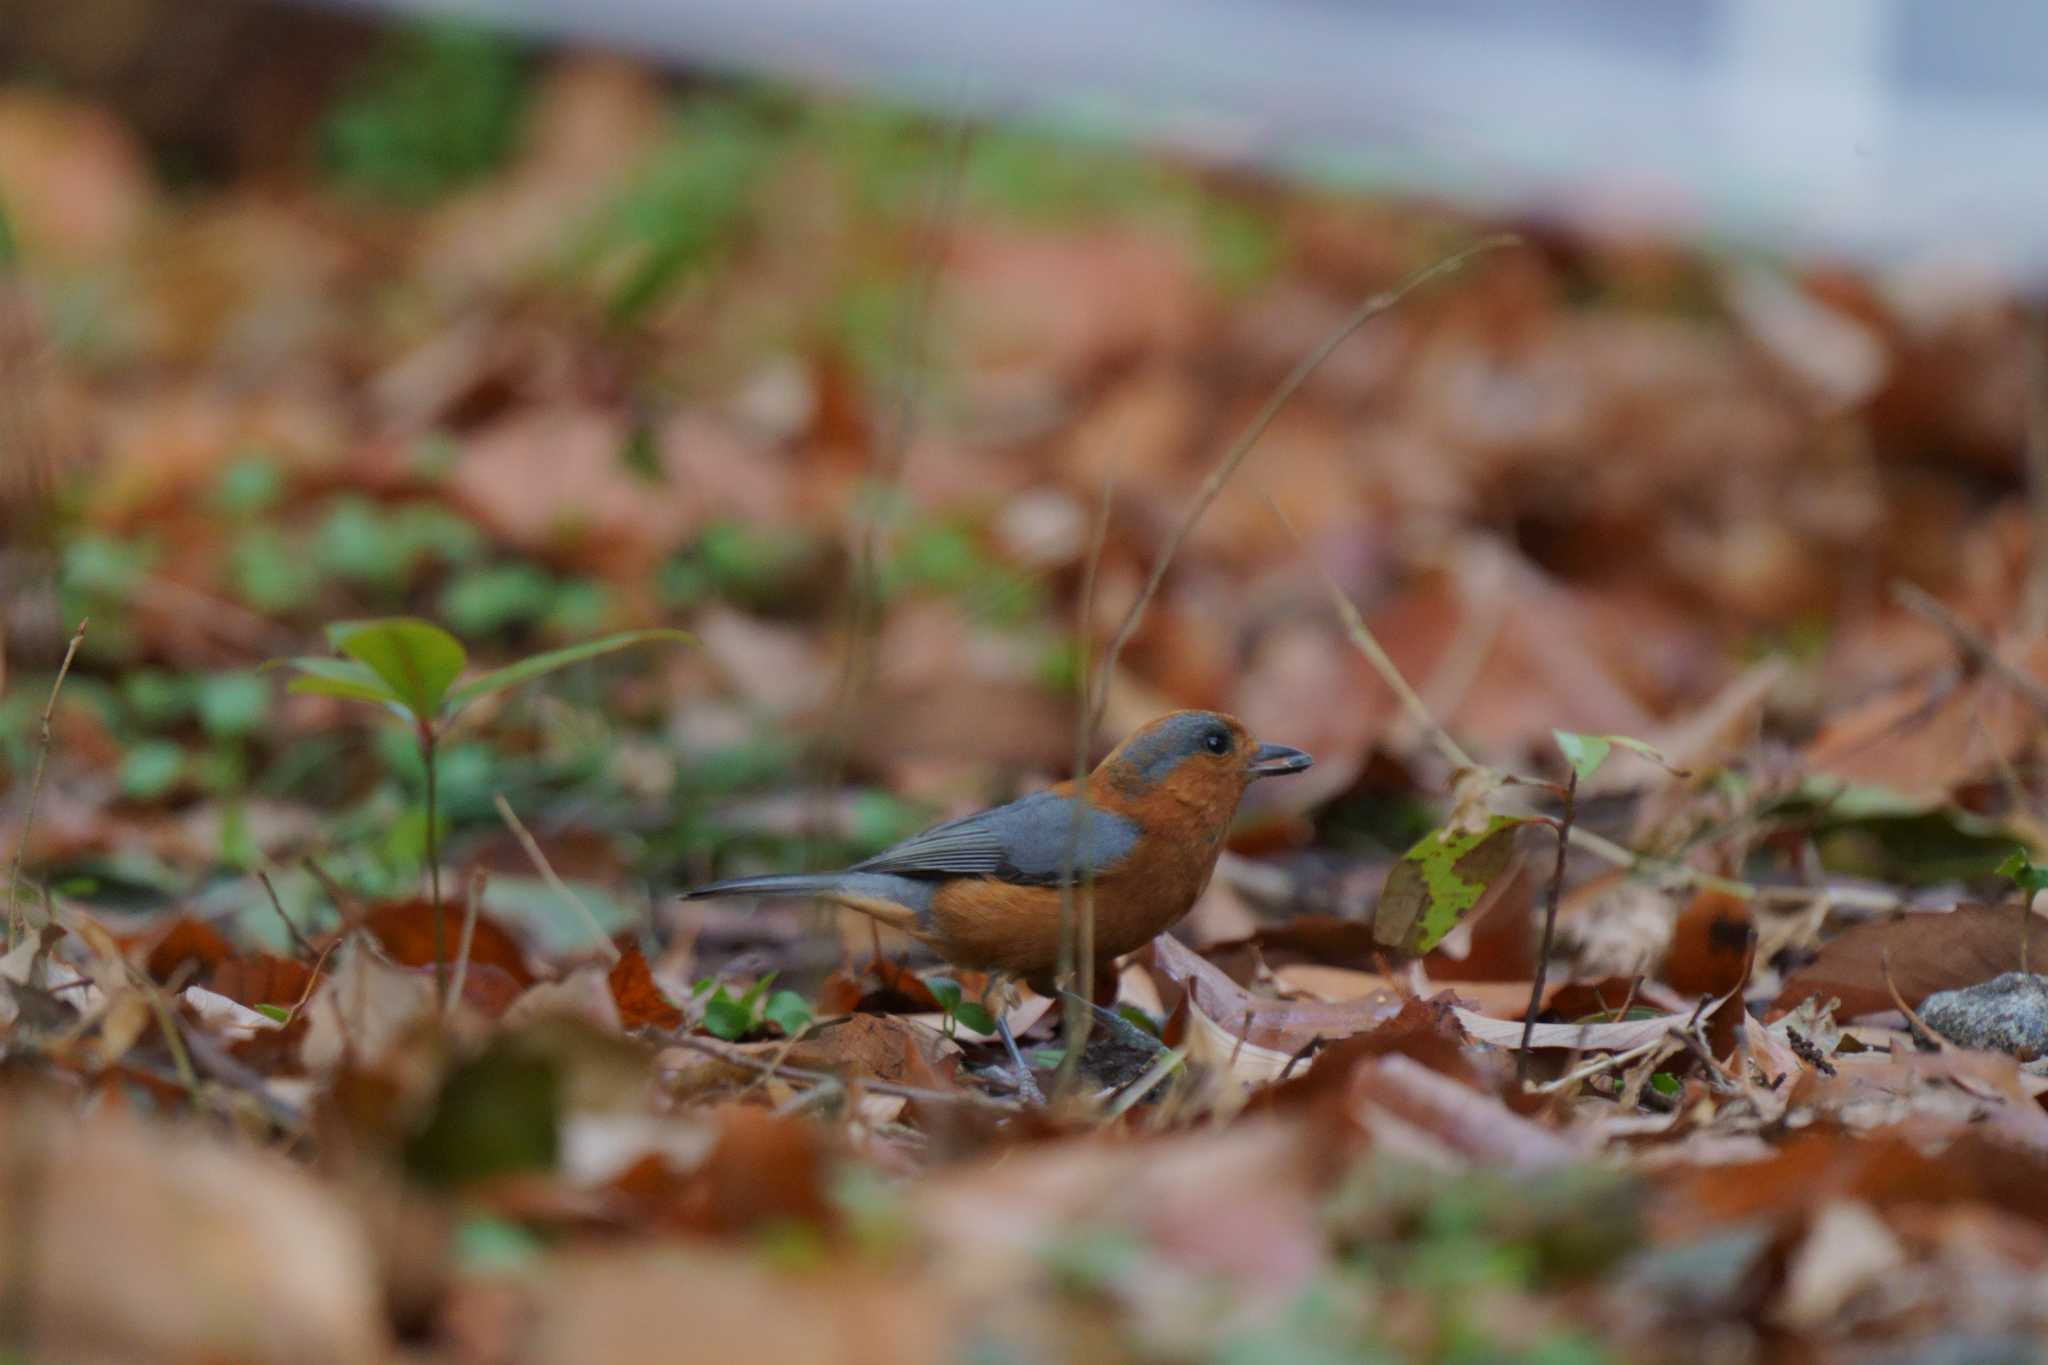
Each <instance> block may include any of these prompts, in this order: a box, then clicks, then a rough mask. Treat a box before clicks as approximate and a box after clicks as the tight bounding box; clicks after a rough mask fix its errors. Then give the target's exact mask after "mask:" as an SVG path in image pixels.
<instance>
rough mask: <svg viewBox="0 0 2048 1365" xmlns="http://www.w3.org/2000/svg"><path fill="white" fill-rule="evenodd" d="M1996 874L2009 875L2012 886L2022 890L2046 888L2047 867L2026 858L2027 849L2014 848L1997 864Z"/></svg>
mask: <svg viewBox="0 0 2048 1365" xmlns="http://www.w3.org/2000/svg"><path fill="white" fill-rule="evenodd" d="M1998 875H1999V876H2001V877H2009V878H2011V880H2012V883H2013V885H2014V886H2017V887H2019V888H2021V889H2022V890H2024V891H2029V892H2033V891H2041V890H2044V889H2048V867H2042V866H2041V865H2040V864H2038V863H2033V862H2029V861H2028V860H2027V851H2026V850H2025V849H2023V848H2016V849H2014V850H2013V851H2012V856H2011V857H2009V858H2007V859H2006V860H2005V861H2004V862H2002V863H2000V864H1999V865H1998Z"/></svg>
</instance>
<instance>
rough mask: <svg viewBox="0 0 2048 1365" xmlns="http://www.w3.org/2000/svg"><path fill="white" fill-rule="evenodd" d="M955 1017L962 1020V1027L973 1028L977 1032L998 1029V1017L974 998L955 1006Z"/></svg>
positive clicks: (989, 1031) (991, 1031)
mask: <svg viewBox="0 0 2048 1365" xmlns="http://www.w3.org/2000/svg"><path fill="white" fill-rule="evenodd" d="M953 1017H954V1018H955V1019H956V1020H958V1021H959V1022H960V1025H961V1027H963V1028H971V1029H973V1030H974V1031H975V1032H976V1033H994V1032H995V1031H996V1017H995V1016H994V1015H993V1014H990V1013H989V1012H988V1011H987V1010H985V1009H983V1008H982V1007H981V1006H980V1005H977V1004H975V1003H974V1002H973V1001H972V1000H962V1001H961V1002H960V1003H959V1004H957V1005H955V1006H953Z"/></svg>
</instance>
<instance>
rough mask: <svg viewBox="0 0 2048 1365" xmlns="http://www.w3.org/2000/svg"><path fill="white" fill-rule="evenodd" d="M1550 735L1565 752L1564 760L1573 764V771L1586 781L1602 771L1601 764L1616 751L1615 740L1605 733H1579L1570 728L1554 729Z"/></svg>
mask: <svg viewBox="0 0 2048 1365" xmlns="http://www.w3.org/2000/svg"><path fill="white" fill-rule="evenodd" d="M1550 737H1551V738H1552V739H1554V740H1556V741H1557V747H1558V749H1559V750H1560V751H1562V752H1563V754H1564V761H1565V762H1567V763H1569V764H1571V765H1572V771H1573V772H1574V773H1576V774H1578V778H1579V781H1581V782H1584V781H1585V780H1586V779H1587V778H1589V777H1591V776H1592V775H1593V774H1594V773H1597V772H1599V771H1600V765H1601V764H1602V763H1605V762H1606V761H1607V755H1608V754H1610V753H1612V752H1613V751H1614V741H1613V740H1611V739H1609V738H1608V737H1607V736H1605V735H1579V734H1573V733H1572V732H1571V731H1570V730H1552V731H1551V732H1550Z"/></svg>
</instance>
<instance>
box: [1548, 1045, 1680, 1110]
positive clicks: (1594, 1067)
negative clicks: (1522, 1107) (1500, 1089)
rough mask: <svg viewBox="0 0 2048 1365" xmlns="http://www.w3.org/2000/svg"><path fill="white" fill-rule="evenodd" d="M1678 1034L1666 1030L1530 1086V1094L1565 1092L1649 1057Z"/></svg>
mask: <svg viewBox="0 0 2048 1365" xmlns="http://www.w3.org/2000/svg"><path fill="white" fill-rule="evenodd" d="M1677 1032H1678V1030H1677V1029H1666V1030H1665V1031H1664V1032H1663V1033H1660V1034H1658V1035H1657V1036H1656V1037H1655V1038H1652V1039H1650V1041H1648V1042H1647V1043H1638V1044H1636V1045H1635V1046H1634V1047H1632V1048H1629V1049H1628V1050H1627V1051H1626V1052H1610V1053H1608V1054H1607V1055H1606V1056H1604V1057H1596V1058H1594V1059H1593V1060H1592V1061H1590V1062H1587V1063H1586V1064H1585V1065H1584V1066H1579V1067H1574V1068H1573V1069H1572V1070H1570V1071H1567V1072H1565V1074H1564V1075H1562V1076H1559V1077H1558V1078H1557V1079H1556V1080H1554V1081H1544V1082H1543V1083H1542V1084H1540V1085H1532V1086H1530V1087H1529V1092H1530V1093H1531V1094H1534V1095H1548V1094H1550V1093H1551V1092H1552V1091H1556V1090H1565V1089H1568V1088H1570V1087H1571V1086H1574V1085H1577V1084H1578V1083H1579V1082H1581V1081H1584V1080H1590V1079H1591V1078H1592V1077H1594V1076H1597V1075H1599V1074H1600V1073H1601V1072H1603V1071H1612V1070H1614V1069H1615V1068H1616V1067H1620V1066H1626V1065H1628V1064H1629V1063H1630V1062H1633V1061H1635V1060H1636V1059H1637V1058H1638V1057H1644V1056H1648V1055H1649V1054H1650V1053H1652V1052H1655V1051H1656V1050H1657V1049H1658V1048H1660V1047H1663V1046H1664V1045H1665V1044H1666V1043H1668V1042H1670V1041H1671V1035H1673V1034H1675V1033H1677Z"/></svg>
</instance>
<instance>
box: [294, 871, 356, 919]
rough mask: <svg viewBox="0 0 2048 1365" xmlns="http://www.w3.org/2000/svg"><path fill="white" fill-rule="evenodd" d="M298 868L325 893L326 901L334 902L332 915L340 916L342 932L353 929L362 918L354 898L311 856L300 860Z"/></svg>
mask: <svg viewBox="0 0 2048 1365" xmlns="http://www.w3.org/2000/svg"><path fill="white" fill-rule="evenodd" d="M299 866H301V867H303V868H305V869H306V873H307V875H309V876H310V877H312V879H313V880H314V881H316V882H318V883H320V889H321V890H322V891H325V892H326V893H327V899H329V900H331V901H333V902H334V913H335V914H337V915H339V916H341V924H342V932H343V933H346V932H347V931H348V930H350V929H353V928H355V926H356V925H357V924H358V923H360V922H361V920H362V917H363V914H362V907H360V906H358V905H357V904H356V899H355V897H354V896H351V895H350V894H349V893H348V892H346V891H344V890H342V889H341V883H340V882H338V881H336V880H334V875H333V874H332V873H330V872H329V871H328V870H327V869H326V868H324V867H322V866H320V864H319V863H318V862H316V861H315V860H314V858H313V855H312V854H310V853H309V854H307V855H306V856H305V857H303V858H301V859H300V860H299Z"/></svg>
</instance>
